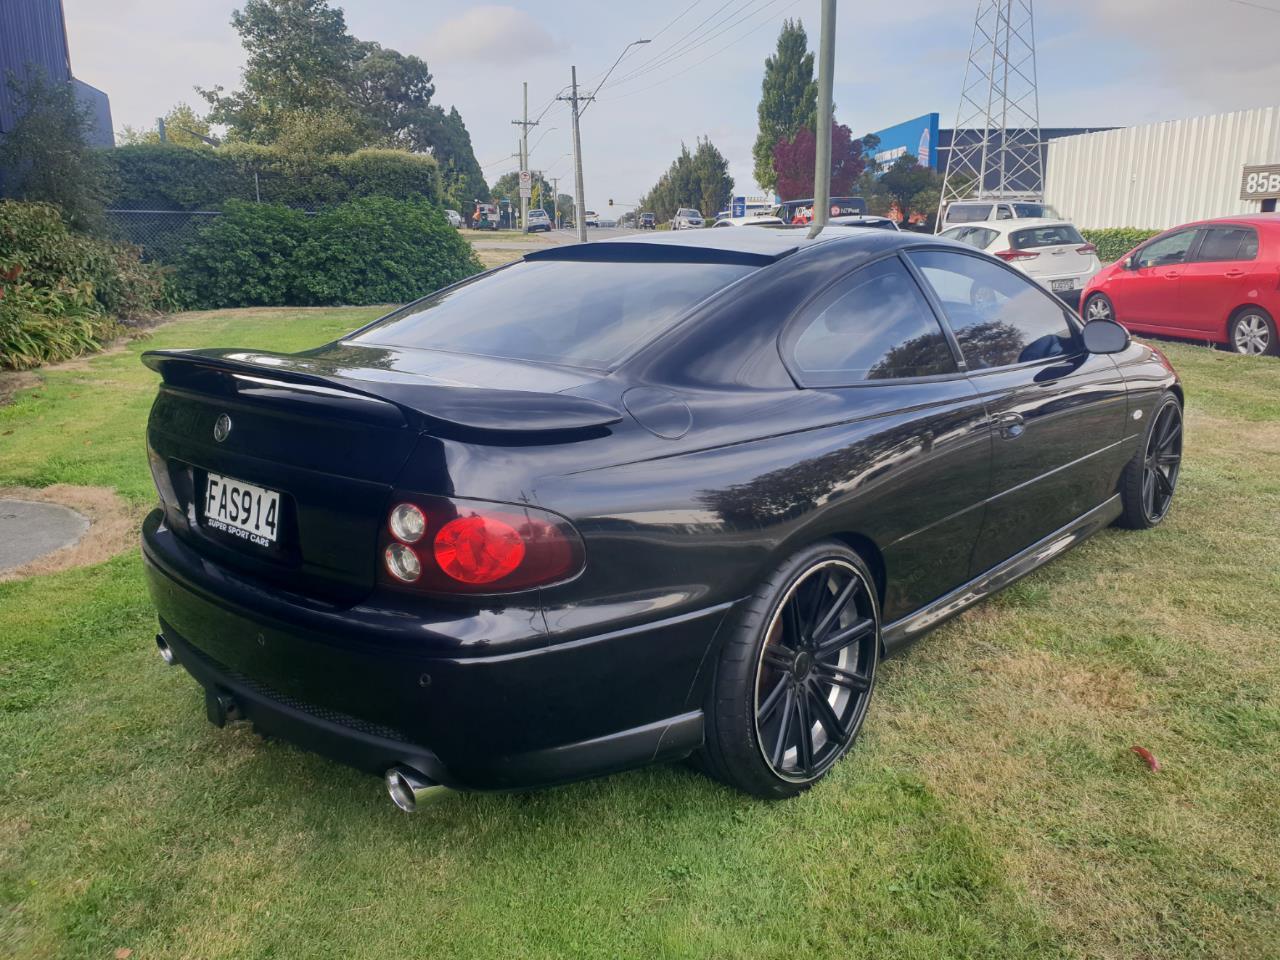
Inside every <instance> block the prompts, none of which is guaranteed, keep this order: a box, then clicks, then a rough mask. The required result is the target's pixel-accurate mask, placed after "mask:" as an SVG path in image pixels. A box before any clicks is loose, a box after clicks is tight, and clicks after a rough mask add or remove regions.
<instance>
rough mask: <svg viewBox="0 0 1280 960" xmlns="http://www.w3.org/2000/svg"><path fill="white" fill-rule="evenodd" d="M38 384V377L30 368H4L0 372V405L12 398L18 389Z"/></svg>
mask: <svg viewBox="0 0 1280 960" xmlns="http://www.w3.org/2000/svg"><path fill="white" fill-rule="evenodd" d="M38 386H40V378H39V377H38V376H36V374H34V373H32V372H31V371H30V370H5V371H3V372H0V406H3V405H4V404H6V403H8V402H9V401H10V400H12V399H13V395H14V394H15V393H17V392H18V391H19V390H27V389H29V388H31V387H38Z"/></svg>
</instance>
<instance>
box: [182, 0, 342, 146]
mask: <svg viewBox="0 0 1280 960" xmlns="http://www.w3.org/2000/svg"><path fill="white" fill-rule="evenodd" d="M231 25H232V26H233V27H234V28H235V30H236V32H237V33H238V34H240V42H241V44H242V45H243V46H244V49H245V55H246V59H245V67H244V71H243V73H242V75H241V83H242V89H240V90H237V91H235V92H233V93H231V94H225V95H224V94H223V91H222V88H221V87H214V88H213V89H211V90H200V94H201V95H202V96H203V97H204V98H205V99H206V100H208V101H209V105H210V107H211V108H212V109H211V110H210V114H209V118H210V119H211V120H212V121H213V122H214V123H223V124H226V125H227V126H228V127H229V128H230V129H231V132H232V134H233V135H234V136H235V137H236V138H237V139H243V140H249V141H253V142H256V143H273V142H275V140H276V139H277V137H278V136H279V133H280V129H281V124H282V122H283V121H284V118H285V117H287V116H289V115H291V114H303V115H304V116H307V115H314V114H317V113H320V112H323V111H334V110H351V109H352V105H351V102H350V90H351V87H352V85H353V74H354V64H355V61H356V59H357V58H358V56H359V55H360V54H361V53H362V52H363V51H362V50H361V48H360V46H359V42H358V41H357V40H356V38H355V37H353V36H351V34H349V33H348V32H347V24H346V20H345V18H344V17H343V14H342V11H341V10H340V9H338V10H335V9H332V8H330V7H329V4H328V0H247V2H246V3H245V5H244V9H243V10H236V11H234V12H233V13H232V15H231ZM353 112H354V111H353Z"/></svg>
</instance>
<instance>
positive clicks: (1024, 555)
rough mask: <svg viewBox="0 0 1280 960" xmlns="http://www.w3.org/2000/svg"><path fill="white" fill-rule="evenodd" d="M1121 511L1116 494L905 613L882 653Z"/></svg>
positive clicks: (885, 635) (887, 633)
mask: <svg viewBox="0 0 1280 960" xmlns="http://www.w3.org/2000/svg"><path fill="white" fill-rule="evenodd" d="M1121 512H1122V507H1121V504H1120V495H1119V494H1116V495H1114V496H1113V497H1111V498H1110V499H1108V500H1105V501H1103V502H1102V503H1101V504H1099V505H1098V506H1096V507H1094V508H1093V509H1092V510H1090V511H1089V512H1088V513H1085V514H1083V515H1081V516H1079V517H1077V518H1076V519H1075V520H1072V521H1071V522H1070V523H1068V524H1067V525H1066V526H1065V527H1062V528H1061V529H1059V530H1056V531H1055V532H1053V533H1051V534H1049V536H1047V537H1045V538H1044V539H1043V540H1039V541H1037V542H1035V543H1033V544H1032V545H1031V546H1029V547H1027V548H1026V549H1025V550H1023V551H1021V552H1020V553H1016V554H1014V555H1013V556H1012V557H1010V558H1009V559H1008V560H1005V561H1004V562H1002V563H1000V564H999V565H997V566H995V567H992V568H991V569H990V570H988V571H987V572H986V573H983V574H981V575H979V576H977V577H975V578H974V579H972V580H970V581H969V582H968V583H966V584H965V585H964V586H961V587H957V588H956V589H955V590H952V591H951V592H950V593H947V594H944V595H943V596H941V597H939V598H938V599H937V600H934V601H933V602H932V603H930V604H928V605H927V606H924V607H921V608H920V609H919V610H917V611H916V612H915V613H909V614H907V615H906V616H905V617H903V618H901V619H900V620H895V621H894V622H893V623H890V624H887V625H886V626H885V627H884V629H883V632H882V634H881V638H882V641H883V643H884V650H885V654H886V655H890V654H893V653H895V652H897V651H898V650H901V649H902V648H903V647H905V646H907V645H908V644H909V643H911V642H913V641H915V640H918V639H919V638H920V637H922V636H923V635H924V634H926V633H928V632H929V631H930V630H932V629H933V628H934V627H936V626H938V625H940V624H942V623H944V622H946V621H947V620H950V619H951V618H952V617H954V616H955V615H956V614H958V613H960V612H962V611H964V610H967V609H968V608H969V607H971V606H973V605H974V604H975V603H977V602H978V601H979V600H985V599H986V598H987V597H989V596H991V595H992V594H993V593H998V592H999V591H1001V590H1003V589H1004V588H1005V587H1007V586H1009V584H1011V583H1013V582H1014V581H1015V580H1020V579H1022V578H1023V577H1025V576H1026V575H1027V574H1028V573H1031V572H1032V571H1033V570H1036V569H1037V568H1039V567H1042V566H1044V565H1045V564H1046V563H1048V562H1049V561H1050V560H1052V559H1053V558H1054V557H1056V556H1058V555H1059V554H1061V553H1065V552H1066V551H1067V550H1070V549H1071V548H1072V547H1074V546H1075V545H1076V544H1078V543H1080V542H1081V541H1082V540H1087V539H1088V538H1089V537H1091V536H1093V535H1094V534H1095V533H1097V532H1098V531H1099V530H1101V529H1103V528H1104V527H1108V526H1110V525H1111V523H1112V521H1113V520H1115V519H1116V517H1118V516H1120V514H1121Z"/></svg>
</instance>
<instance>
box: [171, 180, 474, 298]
mask: <svg viewBox="0 0 1280 960" xmlns="http://www.w3.org/2000/svg"><path fill="white" fill-rule="evenodd" d="M479 270H480V263H479V261H478V260H476V257H475V254H474V253H473V252H472V249H471V245H470V244H469V243H468V242H467V241H466V240H465V239H464V238H463V237H462V236H461V235H460V234H459V232H458V231H457V230H455V229H454V228H453V227H451V226H449V224H448V222H447V221H446V220H445V218H444V214H443V213H442V212H441V211H440V208H439V207H437V206H435V205H434V204H431V203H427V202H425V201H420V200H419V201H413V200H410V201H400V200H391V199H388V198H386V197H364V198H361V199H358V200H352V201H350V202H349V203H344V204H340V205H338V206H336V207H333V208H331V209H328V210H325V211H323V212H321V213H319V214H315V215H308V214H307V213H304V212H302V211H300V210H294V209H291V208H289V207H285V206H282V205H279V204H269V203H245V202H243V201H238V200H235V201H231V202H230V203H228V204H227V205H226V210H225V212H224V213H223V215H222V216H220V217H218V218H217V219H216V220H214V221H212V222H211V223H209V224H208V225H206V226H205V227H203V228H202V229H201V230H200V232H199V234H198V237H197V239H196V240H195V242H194V243H192V244H191V245H190V247H189V248H188V249H187V251H186V253H185V255H184V256H183V257H182V258H181V259H180V261H179V263H178V283H179V288H180V290H181V291H182V296H183V299H184V302H186V303H187V304H188V305H190V306H193V307H199V308H205V309H211V308H215V307H241V306H263V305H280V306H285V305H289V306H293V305H301V306H327V305H333V304H369V303H402V302H405V301H408V300H412V299H414V298H416V297H420V296H422V295H424V294H427V293H430V292H431V291H433V290H437V289H439V288H440V287H443V286H447V285H448V284H450V283H454V282H455V281H457V280H461V279H463V278H464V277H468V276H470V275H471V274H473V273H476V272H478V271H479Z"/></svg>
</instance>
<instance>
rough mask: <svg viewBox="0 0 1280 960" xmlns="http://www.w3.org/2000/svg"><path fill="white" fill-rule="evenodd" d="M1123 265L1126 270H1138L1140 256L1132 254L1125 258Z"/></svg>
mask: <svg viewBox="0 0 1280 960" xmlns="http://www.w3.org/2000/svg"><path fill="white" fill-rule="evenodd" d="M1122 266H1123V267H1124V268H1125V269H1126V270H1136V269H1138V258H1137V257H1135V256H1133V255H1132V254H1130V255H1129V256H1127V257H1125V258H1124V263H1123V264H1122Z"/></svg>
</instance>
